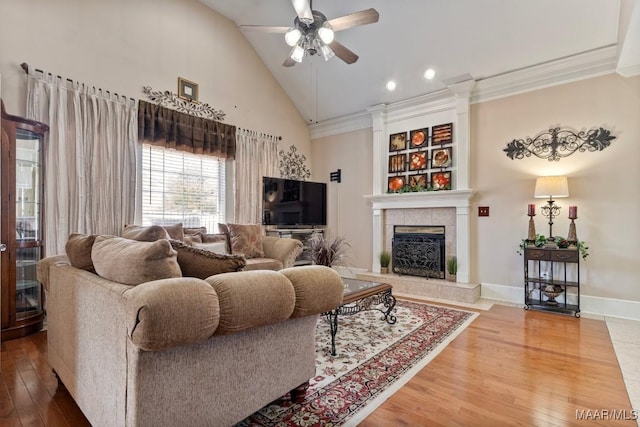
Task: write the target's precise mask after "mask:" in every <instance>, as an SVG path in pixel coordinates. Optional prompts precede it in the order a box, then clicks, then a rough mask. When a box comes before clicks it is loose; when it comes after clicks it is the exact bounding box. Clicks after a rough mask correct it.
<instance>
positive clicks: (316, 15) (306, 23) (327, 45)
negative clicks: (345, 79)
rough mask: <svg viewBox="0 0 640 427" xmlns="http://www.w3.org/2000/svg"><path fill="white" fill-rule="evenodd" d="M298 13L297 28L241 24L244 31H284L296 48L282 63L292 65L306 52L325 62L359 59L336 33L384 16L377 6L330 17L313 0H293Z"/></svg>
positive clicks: (295, 20) (286, 39) (286, 37)
mask: <svg viewBox="0 0 640 427" xmlns="http://www.w3.org/2000/svg"><path fill="white" fill-rule="evenodd" d="M291 2H292V3H293V8H294V9H295V11H296V14H297V15H298V16H297V17H296V18H295V19H294V20H293V27H272V26H265V25H240V26H239V28H240V30H241V31H245V32H250V31H255V32H263V33H284V34H285V36H284V39H285V42H286V43H287V44H288V45H289V46H291V47H292V49H291V52H290V53H289V56H288V57H287V59H286V60H285V61H284V63H283V64H282V65H283V66H285V67H292V66H294V65H296V63H298V62H302V59H303V58H304V57H305V56H306V55H310V56H311V55H320V56H322V57H323V58H324V60H325V61H328V60H329V59H331V58H332V57H333V56H337V57H338V58H340V59H342V60H343V61H344V62H346V63H347V64H353V63H354V62H356V61H357V60H358V55H356V54H355V53H353V52H352V51H351V50H349V49H348V48H346V47H345V46H344V45H342V44H341V43H340V42H338V41H336V40H334V33H335V32H337V31H342V30H347V29H349V28H353V27H357V26H360V25H366V24H372V23H374V22H378V18H379V17H380V15H379V14H378V11H376V10H375V9H373V8H372V9H366V10H361V11H360V12H355V13H351V14H349V15H344V16H341V17H339V18H334V19H330V20H328V19H327V18H326V17H325V16H324V15H323V14H322V13H321V12H319V11H317V10H312V5H313V3H312V2H311V1H310V0H291Z"/></svg>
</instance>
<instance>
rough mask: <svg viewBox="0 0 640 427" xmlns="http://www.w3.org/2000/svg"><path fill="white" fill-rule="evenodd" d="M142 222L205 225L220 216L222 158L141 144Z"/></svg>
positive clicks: (215, 222)
mask: <svg viewBox="0 0 640 427" xmlns="http://www.w3.org/2000/svg"><path fill="white" fill-rule="evenodd" d="M142 152H143V154H142V197H143V200H142V224H143V225H151V224H176V223H179V222H181V223H182V224H183V226H184V227H207V230H208V231H210V232H214V231H215V230H216V229H217V225H218V223H220V222H225V220H224V210H225V204H224V201H225V179H224V176H225V160H224V159H218V158H216V157H211V156H204V155H197V154H190V153H185V152H183V151H175V150H170V149H166V148H162V147H156V146H153V145H149V144H144V145H143V148H142Z"/></svg>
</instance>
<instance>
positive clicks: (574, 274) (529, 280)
mask: <svg viewBox="0 0 640 427" xmlns="http://www.w3.org/2000/svg"><path fill="white" fill-rule="evenodd" d="M569 279H571V280H569ZM568 290H571V291H572V292H567V291H568ZM559 297H562V298H563V301H557V300H556V298H559ZM570 297H572V298H573V297H575V298H576V301H575V304H573V303H571V304H570V303H569V301H568V299H569V298H570ZM524 304H525V305H524V308H525V310H528V309H530V308H532V309H537V310H546V311H555V312H560V313H566V314H573V315H574V316H575V317H580V252H579V251H578V249H549V248H536V247H532V248H525V249H524Z"/></svg>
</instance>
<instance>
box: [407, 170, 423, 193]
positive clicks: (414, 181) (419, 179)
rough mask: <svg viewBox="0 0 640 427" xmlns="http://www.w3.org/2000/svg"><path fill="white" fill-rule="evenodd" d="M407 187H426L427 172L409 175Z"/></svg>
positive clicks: (420, 188)
mask: <svg viewBox="0 0 640 427" xmlns="http://www.w3.org/2000/svg"><path fill="white" fill-rule="evenodd" d="M409 188H411V189H419V190H422V189H426V188H427V174H426V173H421V174H418V175H409Z"/></svg>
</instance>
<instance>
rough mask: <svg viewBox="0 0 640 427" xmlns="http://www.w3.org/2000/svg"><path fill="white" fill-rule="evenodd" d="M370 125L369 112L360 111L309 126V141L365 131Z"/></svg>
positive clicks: (371, 123)
mask: <svg viewBox="0 0 640 427" xmlns="http://www.w3.org/2000/svg"><path fill="white" fill-rule="evenodd" d="M372 125H373V120H372V118H371V113H370V112H369V111H361V112H359V113H354V114H349V115H346V116H342V117H336V118H335V119H330V120H324V121H322V122H319V123H314V124H312V125H309V133H310V134H311V139H312V140H314V139H318V138H323V137H325V136H331V135H338V134H341V133H347V132H353V131H355V130H360V129H367V128H370V127H371V126H372Z"/></svg>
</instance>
